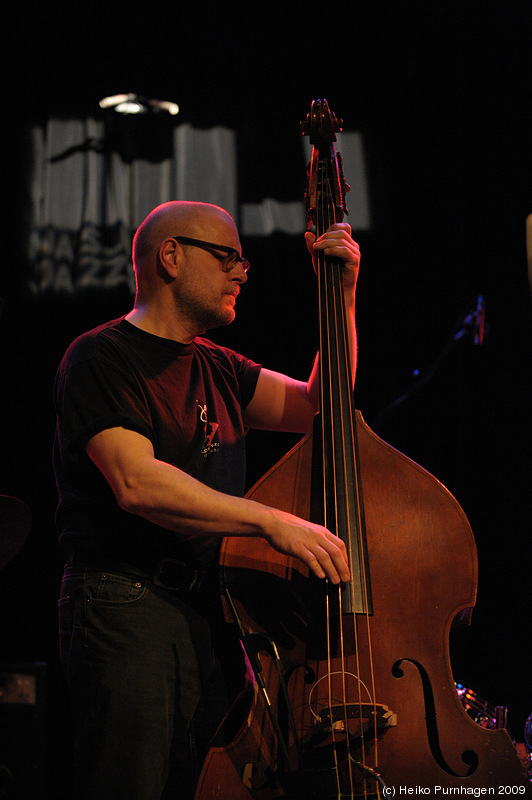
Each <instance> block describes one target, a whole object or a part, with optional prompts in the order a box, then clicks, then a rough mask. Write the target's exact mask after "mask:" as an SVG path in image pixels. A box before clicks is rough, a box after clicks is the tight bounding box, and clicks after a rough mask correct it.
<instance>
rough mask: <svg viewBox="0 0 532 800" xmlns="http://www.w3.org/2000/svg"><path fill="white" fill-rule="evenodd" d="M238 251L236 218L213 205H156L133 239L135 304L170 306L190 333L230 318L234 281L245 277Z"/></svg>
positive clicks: (160, 308)
mask: <svg viewBox="0 0 532 800" xmlns="http://www.w3.org/2000/svg"><path fill="white" fill-rule="evenodd" d="M190 240H194V243H192V242H191V241H190ZM208 245H212V247H211V246H208ZM215 245H219V248H218V249H217V248H216V247H215ZM233 251H234V252H236V254H237V257H236V258H235V257H234V252H233ZM240 251H241V247H240V239H239V236H238V230H237V227H236V224H235V222H234V220H233V219H232V217H231V216H230V215H229V214H228V213H227V212H226V211H224V210H223V209H222V208H220V207H219V206H215V205H210V204H207V203H195V202H181V201H174V202H170V203H165V204H164V205H161V206H158V207H157V208H155V209H154V210H153V211H152V212H151V213H150V214H149V215H148V216H147V217H146V219H145V220H144V222H142V223H141V225H140V226H139V228H138V230H137V233H136V234H135V238H134V240H133V266H134V269H135V276H136V280H137V297H136V301H135V307H136V308H143V309H144V310H150V311H151V312H154V311H155V310H157V311H158V313H163V312H164V313H168V312H170V313H172V314H174V315H176V319H177V320H178V322H180V323H182V324H183V325H184V326H185V327H186V329H187V330H188V331H190V333H191V335H196V334H197V333H199V332H203V331H205V330H207V329H208V328H212V327H217V326H219V325H226V324H228V323H229V322H232V320H233V319H234V316H235V311H234V305H235V300H236V296H237V295H238V293H239V291H240V284H242V283H244V282H245V281H246V279H247V278H246V274H245V270H246V269H247V263H246V262H244V263H242V259H241V258H240ZM228 252H229V254H231V253H233V259H232V260H231V259H227V254H228Z"/></svg>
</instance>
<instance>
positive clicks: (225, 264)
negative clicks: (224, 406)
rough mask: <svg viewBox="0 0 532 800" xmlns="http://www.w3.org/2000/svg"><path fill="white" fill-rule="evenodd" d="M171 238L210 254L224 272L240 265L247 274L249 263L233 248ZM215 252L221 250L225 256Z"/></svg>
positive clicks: (175, 237)
mask: <svg viewBox="0 0 532 800" xmlns="http://www.w3.org/2000/svg"><path fill="white" fill-rule="evenodd" d="M171 238H172V239H175V240H176V242H181V243H182V244H189V245H192V247H199V248H201V249H202V250H207V252H208V253H211V254H212V255H213V256H214V257H215V258H217V259H218V261H219V262H220V264H221V265H222V270H223V271H224V272H230V271H231V270H232V269H233V268H234V267H236V265H237V264H242V269H243V270H244V272H247V271H248V269H249V261H247V259H245V258H242V256H241V255H240V253H239V252H238V250H235V248H234V247H226V245H224V244H213V242H203V241H202V240H201V239H190V238H189V237H188V236H172V237H171ZM216 250H222V252H224V253H225V255H224V256H223V255H221V253H217V252H216Z"/></svg>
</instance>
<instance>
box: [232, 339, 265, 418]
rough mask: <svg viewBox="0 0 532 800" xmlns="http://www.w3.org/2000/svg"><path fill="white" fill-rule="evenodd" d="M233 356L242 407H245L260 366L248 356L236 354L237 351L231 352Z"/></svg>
mask: <svg viewBox="0 0 532 800" xmlns="http://www.w3.org/2000/svg"><path fill="white" fill-rule="evenodd" d="M233 357H234V358H235V372H236V377H237V381H238V386H239V389H240V399H241V402H242V408H246V406H247V405H248V403H249V402H250V401H251V399H252V397H253V395H254V394H255V389H256V387H257V381H258V379H259V374H260V371H261V369H262V366H261V365H260V364H257V363H256V362H255V361H251V360H250V359H249V358H245V357H244V356H240V355H238V353H233Z"/></svg>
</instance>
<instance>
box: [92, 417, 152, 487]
mask: <svg viewBox="0 0 532 800" xmlns="http://www.w3.org/2000/svg"><path fill="white" fill-rule="evenodd" d="M86 451H87V455H88V456H89V458H90V459H91V460H92V461H93V462H94V464H95V465H96V466H97V467H98V469H99V470H100V472H102V474H103V475H104V477H105V478H106V480H107V482H108V483H109V484H110V486H111V488H112V489H113V491H114V492H115V494H117V496H119V494H121V493H122V492H123V491H124V489H126V488H127V485H128V482H129V481H131V480H132V478H133V476H134V474H135V473H136V472H137V471H138V470H139V466H140V465H141V464H144V463H146V462H147V461H148V460H150V459H153V445H152V443H151V442H150V440H149V439H147V438H146V437H145V436H142V434H140V433H137V432H136V431H133V430H129V429H128V428H121V427H117V428H106V429H105V430H103V431H100V432H99V433H97V434H95V435H94V436H92V437H91V438H90V439H89V441H88V442H87V445H86Z"/></svg>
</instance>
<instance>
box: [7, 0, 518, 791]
mask: <svg viewBox="0 0 532 800" xmlns="http://www.w3.org/2000/svg"><path fill="white" fill-rule="evenodd" d="M109 6H110V4H109V3H96V2H86V3H84V4H83V7H79V6H78V5H77V4H76V5H73V4H71V6H70V7H68V8H67V7H66V6H63V4H58V3H48V4H46V5H45V4H43V5H41V6H39V7H36V6H35V5H34V4H31V6H30V4H28V3H25V2H22V3H18V4H17V6H16V8H14V9H11V10H10V12H9V15H8V24H7V26H6V28H5V32H4V35H6V32H7V35H8V36H9V38H10V39H12V40H13V43H14V44H16V48H15V50H16V57H10V59H9V64H8V65H7V68H6V73H5V77H7V78H8V80H7V91H6V93H5V95H4V98H5V108H4V118H5V123H4V131H5V132H6V133H7V134H8V137H7V140H6V141H7V144H6V145H5V147H4V165H3V175H4V182H3V186H4V213H3V220H2V223H3V229H4V236H3V250H4V254H3V255H4V259H3V263H2V265H1V267H0V270H1V273H2V283H1V288H0V296H1V297H2V298H3V311H2V316H1V317H0V352H1V375H2V390H1V393H0V394H1V397H0V402H1V412H2V413H1V417H0V425H1V427H0V442H1V444H0V452H1V457H0V493H3V494H7V495H13V496H15V497H18V498H20V499H22V500H23V501H24V502H25V503H27V504H28V506H29V507H30V509H31V511H32V514H33V527H32V531H31V535H30V537H29V539H28V541H27V543H26V545H25V546H24V548H23V549H22V550H21V551H20V553H19V554H18V556H17V557H16V558H15V559H13V561H12V562H11V563H10V564H9V565H8V566H7V567H5V568H4V570H3V571H2V573H0V595H1V599H2V608H1V611H2V636H1V639H0V646H1V647H2V654H1V656H0V661H1V662H3V663H15V662H23V663H27V662H33V661H44V662H46V663H47V664H48V669H47V675H48V677H47V680H46V692H47V695H48V699H47V715H48V719H49V721H48V723H47V725H48V726H49V735H47V737H46V738H47V745H50V747H49V751H50V753H49V756H48V758H49V761H50V763H51V765H52V766H51V771H52V774H53V777H52V780H53V781H56V782H57V787H59V786H60V784H61V781H62V778H61V777H60V776H59V773H60V772H61V773H63V772H64V770H63V768H62V764H61V762H62V760H63V759H64V760H65V761H66V760H67V758H68V741H69V740H68V728H65V727H64V726H63V727H62V726H61V723H60V720H61V719H62V718H63V717H64V714H65V698H64V692H63V685H62V680H61V676H60V673H59V669H58V665H57V641H56V596H57V592H58V582H59V579H60V573H61V555H60V553H59V551H58V548H57V545H56V541H55V532H54V528H53V510H54V504H55V487H54V482H53V476H52V473H51V468H50V449H51V441H52V437H53V425H54V417H53V408H52V403H51V386H52V381H53V375H54V372H55V369H56V366H57V364H58V362H59V360H60V358H61V356H62V353H63V351H64V349H65V348H66V346H67V345H68V343H69V342H70V341H71V339H72V338H73V337H74V336H76V335H77V334H78V333H80V332H82V331H83V330H85V329H87V328H88V327H91V326H93V325H96V324H98V323H100V322H102V321H104V320H105V319H108V318H111V317H114V316H118V315H120V314H122V313H126V312H127V311H128V310H129V307H130V304H131V298H130V297H129V296H128V295H127V294H126V293H125V291H124V290H120V291H118V290H117V291H115V292H108V293H106V294H91V295H88V294H83V295H77V296H75V297H65V296H59V295H54V296H51V295H49V296H45V297H32V296H30V294H29V292H28V291H27V290H26V281H27V278H28V275H29V265H28V264H27V263H26V262H25V257H24V237H25V235H26V231H27V228H26V223H27V209H28V204H27V182H26V180H25V179H26V176H27V172H28V159H29V158H30V151H29V148H28V145H27V137H26V130H27V128H28V126H31V125H32V124H36V123H40V122H43V121H44V120H45V119H46V118H48V117H50V116H53V115H69V116H71V115H74V116H75V115H78V114H79V115H80V116H83V117H84V116H88V115H91V114H93V113H94V114H96V113H98V111H97V104H98V100H99V99H100V98H101V97H102V96H104V95H108V94H113V93H115V92H123V91H136V92H139V93H141V94H146V95H148V96H150V97H159V98H163V99H169V100H174V101H176V102H178V103H179V105H180V107H181V113H180V115H179V117H178V118H177V120H176V124H181V123H184V122H189V123H191V124H192V125H194V126H198V127H212V126H215V125H225V126H228V127H230V128H232V129H234V130H236V132H237V136H238V158H239V180H240V199H241V200H242V201H245V202H260V201H261V200H262V199H264V198H265V197H274V198H276V199H279V200H296V199H299V198H300V197H301V195H302V192H303V189H304V179H305V164H304V162H303V160H302V156H301V142H300V134H299V122H300V120H302V119H304V118H305V116H306V114H307V112H308V110H309V108H310V102H311V100H312V99H313V98H317V97H326V98H327V99H328V101H329V104H330V106H331V108H332V109H333V110H334V111H335V112H336V114H337V115H338V116H339V117H342V118H343V119H344V122H345V128H346V130H356V131H360V132H361V133H362V136H363V141H364V147H365V156H366V170H367V179H368V185H369V192H370V209H371V220H372V226H371V229H370V230H368V231H360V232H357V231H355V234H356V237H357V239H358V241H359V242H360V244H361V247H362V251H363V261H362V273H361V278H360V283H359V287H360V288H359V294H358V297H359V300H358V330H359V339H360V359H359V371H358V387H357V395H356V397H357V406H358V407H359V408H360V409H361V410H362V411H363V413H364V415H365V417H366V420H367V421H368V423H369V424H370V425H372V423H373V422H374V425H373V427H374V429H375V431H376V432H377V433H378V434H379V435H380V436H382V438H384V439H385V440H386V441H388V442H389V443H390V444H392V445H394V446H395V447H397V448H398V449H399V450H401V451H403V452H405V453H406V454H407V455H409V456H410V457H411V458H413V459H414V460H416V461H418V462H419V463H421V464H422V465H423V466H424V467H426V468H427V469H428V470H429V471H431V472H432V473H433V474H435V475H436V476H437V477H438V478H439V479H440V480H442V481H443V483H444V484H445V485H446V486H447V487H448V488H449V489H450V490H451V491H452V492H453V494H455V496H456V497H457V499H458V500H459V502H460V503H461V505H462V506H463V508H464V510H465V512H466V514H467V515H468V517H469V519H470V521H471V524H472V527H473V530H474V533H475V538H476V543H477V548H478V556H479V569H480V578H479V585H478V601H477V606H476V609H475V611H474V614H473V623H472V626H471V627H470V628H468V629H465V630H461V631H459V632H458V633H457V634H456V635H453V638H452V641H451V652H452V663H453V669H454V674H455V678H456V680H457V681H459V682H461V683H463V684H465V685H467V686H469V687H470V688H472V689H473V690H474V691H475V692H477V693H478V694H479V695H480V696H481V697H482V698H486V699H487V700H488V701H489V702H490V703H492V704H494V705H496V704H500V705H507V706H508V707H509V712H510V727H511V729H512V731H513V733H514V735H515V736H516V738H518V739H521V740H522V730H523V724H524V721H525V719H526V717H527V716H528V715H529V714H530V712H532V693H531V689H530V655H529V645H530V639H531V636H530V633H531V632H530V604H529V600H530V544H529V541H530V528H531V525H530V519H531V514H530V511H531V508H530V506H531V502H530V496H531V492H530V478H531V469H530V401H531V381H530V366H531V364H530V357H531V349H532V348H531V306H530V290H529V284H528V278H527V264H526V247H525V220H526V217H527V215H529V214H530V213H532V169H531V167H532V159H531V128H532V125H531V122H530V96H531V87H532V69H531V67H532V57H531V51H532V47H531V34H532V19H531V7H530V3H529V2H520V1H519V0H506V2H496V3H490V4H489V8H485V7H482V6H481V4H477V3H471V2H463V1H462V2H460V3H458V2H446V3H440V2H431V3H426V2H424V3H422V2H419V3H417V2H395V3H394V2H390V3H380V2H364V3H360V2H358V3H357V2H353V3H345V4H344V3H339V4H334V5H331V6H327V7H323V6H322V5H318V4H314V3H310V4H309V5H308V6H304V5H301V6H300V7H299V4H298V7H299V11H296V4H294V8H293V9H292V7H291V6H290V4H289V3H285V4H284V7H283V9H282V10H281V9H276V8H275V7H274V6H268V7H266V6H265V5H262V4H255V3H242V4H240V3H233V4H209V3H206V4H202V5H201V6H199V5H198V4H197V3H194V4H190V5H189V6H187V7H185V6H184V5H182V4H175V3H174V4H169V3H168V4H164V3H160V2H157V1H156V2H151V3H149V4H147V5H146V6H142V5H135V7H130V6H129V5H127V6H126V5H125V4H123V5H122V4H116V3H115V4H113V6H112V10H110V9H109ZM346 177H347V179H348V181H349V182H351V183H353V182H355V181H356V176H355V175H348V176H346ZM243 245H244V252H245V254H246V256H247V257H248V258H249V260H250V261H251V262H252V264H253V272H250V280H249V282H248V284H247V286H246V288H245V292H243V295H242V297H241V299H240V301H239V311H238V319H237V322H235V324H234V325H233V326H231V328H229V329H227V330H224V331H220V332H217V333H216V334H214V336H215V338H217V339H218V340H219V341H221V342H223V343H227V344H229V345H231V346H234V347H235V348H236V349H238V350H240V351H241V352H244V353H245V354H246V355H249V356H251V357H253V358H255V359H256V360H258V361H262V362H263V363H264V364H265V365H266V366H269V367H271V368H275V369H279V370H285V371H288V372H290V373H292V374H294V375H295V376H297V377H302V378H303V377H305V376H306V374H307V373H308V370H309V368H310V364H311V361H312V357H313V354H314V351H315V347H316V341H317V340H316V333H315V322H314V319H315V315H314V310H315V292H314V283H313V277H312V272H311V270H310V268H309V266H308V259H307V256H306V251H305V246H304V243H303V241H302V239H301V240H300V239H299V238H297V237H290V236H286V235H281V234H275V235H273V236H271V237H269V238H267V239H263V238H260V239H259V238H256V239H254V238H250V239H244V241H243ZM479 294H481V295H482V296H483V298H484V301H485V308H486V336H485V339H484V343H483V344H482V345H481V346H475V345H474V343H473V336H472V333H471V331H469V332H468V333H467V334H466V335H465V336H463V337H462V338H461V339H460V341H459V342H458V343H457V344H456V346H453V347H452V348H450V350H449V351H448V352H447V350H446V346H447V344H448V342H449V341H450V340H451V338H452V335H453V333H455V332H456V325H457V323H459V321H460V320H462V319H463V317H464V315H465V314H466V313H467V311H468V309H470V308H473V307H474V306H475V304H476V300H477V297H478V295H479ZM444 351H445V352H446V355H445V357H442V355H443V353H444ZM432 364H437V365H438V368H437V370H436V371H435V374H434V376H433V377H432V379H431V380H430V381H428V382H427V383H426V384H424V385H419V386H418V387H417V390H416V391H414V393H413V394H412V395H411V397H410V398H409V399H408V400H407V401H406V402H404V403H402V404H401V405H400V406H398V407H397V408H396V409H395V410H393V412H392V413H388V414H385V415H384V416H383V415H382V413H381V412H383V410H385V409H386V408H387V407H388V406H389V404H390V403H393V401H394V400H395V399H396V398H397V397H399V396H400V395H402V394H403V393H404V392H405V390H406V389H407V388H408V387H409V386H410V384H411V378H412V374H413V371H414V370H420V371H421V373H422V374H423V373H424V371H425V370H426V369H428V368H429V367H430V365H432ZM292 441H293V440H292V439H291V438H290V437H284V436H280V435H279V436H277V435H276V436H273V435H269V436H265V435H260V434H251V435H250V437H249V444H250V469H249V472H250V475H249V478H250V482H252V481H253V480H254V479H255V478H256V477H258V476H259V475H260V474H262V472H263V471H264V470H265V469H266V468H267V467H268V466H270V464H272V463H274V462H275V460H276V459H277V458H278V457H279V456H280V455H282V454H283V453H284V452H285V451H286V449H287V448H288V446H290V445H291V444H292ZM462 557H463V554H462V553H461V552H457V553H456V560H457V562H458V561H459V560H460V559H461V558H462ZM442 566H443V567H444V568H446V567H447V565H442ZM451 568H452V567H451ZM405 591H408V587H405ZM47 752H48V750H47ZM65 756H66V758H65ZM56 770H57V775H56V774H55V772H56ZM57 792H58V793H60V790H59V788H57Z"/></svg>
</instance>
